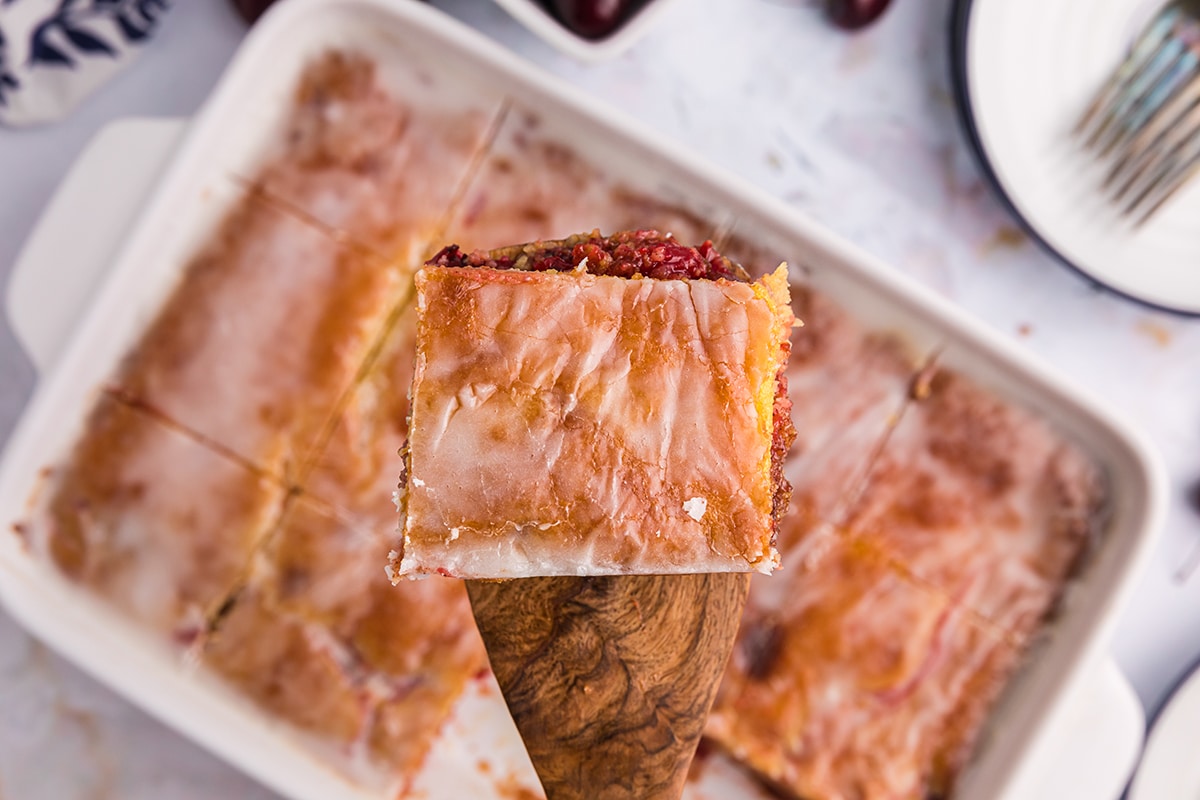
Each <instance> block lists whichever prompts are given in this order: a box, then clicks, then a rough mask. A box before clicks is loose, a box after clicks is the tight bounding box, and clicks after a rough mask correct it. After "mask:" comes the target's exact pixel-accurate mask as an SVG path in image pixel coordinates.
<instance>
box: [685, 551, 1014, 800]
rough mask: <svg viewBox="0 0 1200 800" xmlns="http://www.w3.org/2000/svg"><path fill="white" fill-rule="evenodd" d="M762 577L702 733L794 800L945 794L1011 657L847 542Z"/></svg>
mask: <svg viewBox="0 0 1200 800" xmlns="http://www.w3.org/2000/svg"><path fill="white" fill-rule="evenodd" d="M780 582H782V583H783V584H784V585H783V586H771V587H770V590H769V591H766V590H764V591H759V589H760V588H765V585H766V584H768V583H780ZM759 583H760V584H762V585H763V587H760V586H759V585H758V584H756V586H755V587H754V589H752V591H751V596H750V603H749V604H748V606H747V610H746V615H745V617H744V618H743V621H742V628H741V631H740V633H739V639H738V644H737V646H736V647H735V650H734V655H733V658H732V659H731V663H730V667H729V670H728V672H727V673H726V675H725V679H724V682H723V684H722V687H721V690H720V693H719V694H718V697H717V702H716V705H715V706H714V709H713V712H712V714H711V716H710V718H709V724H708V728H707V730H706V734H707V735H708V736H709V737H710V738H711V739H712V740H714V741H715V742H716V743H717V744H719V745H720V746H721V747H722V748H724V749H726V750H728V751H729V752H730V753H732V754H733V755H734V756H735V757H736V758H738V759H739V760H742V761H743V762H744V763H746V764H747V765H748V766H750V767H751V768H752V769H754V770H756V771H757V772H759V773H761V774H762V775H763V776H765V777H766V778H767V779H768V780H769V781H770V782H771V783H773V784H774V785H775V786H776V787H778V788H779V789H781V790H782V791H783V792H784V793H786V794H787V795H789V796H794V797H797V798H806V799H807V798H813V799H815V800H845V799H847V798H861V799H862V800H874V799H875V798H880V799H882V798H892V797H928V796H940V795H941V794H942V793H944V792H946V791H948V790H949V789H950V787H951V783H952V780H953V778H954V776H955V775H956V774H957V770H958V769H959V768H960V767H961V766H962V763H963V761H964V760H965V758H966V756H967V754H968V753H969V752H970V748H971V745H972V744H973V742H974V739H975V737H976V736H977V734H978V731H979V729H980V727H981V725H982V722H983V720H984V718H985V716H986V713H987V711H988V710H989V709H990V707H991V704H992V702H993V701H994V699H995V697H996V696H997V694H998V693H999V690H1000V688H1001V687H1003V685H1004V683H1005V681H1006V680H1007V677H1008V675H1009V673H1010V671H1011V670H1012V668H1013V666H1014V665H1015V662H1016V653H1015V651H1013V650H1012V649H1011V648H1010V647H1009V646H1008V645H1007V643H1005V642H1004V641H1003V640H1002V639H1001V638H1000V637H998V636H996V635H995V634H992V633H991V632H990V631H988V630H985V629H983V628H981V627H980V626H978V625H977V624H976V623H974V622H973V621H972V620H971V618H970V617H969V615H967V614H966V613H965V612H964V611H963V610H962V609H959V608H956V607H955V606H953V605H951V604H949V603H948V602H946V600H944V599H943V598H941V597H939V596H938V595H937V594H936V593H933V592H929V591H927V590H924V589H922V588H920V587H918V586H916V585H914V584H912V583H910V582H908V581H906V580H904V579H903V578H902V577H901V576H899V575H897V574H896V572H895V571H894V570H893V569H892V568H891V567H890V566H889V564H888V563H887V562H886V560H885V559H883V558H881V557H879V556H878V555H877V554H873V553H871V552H870V551H869V550H863V549H860V548H857V547H854V546H852V545H850V544H849V543H848V542H846V541H844V540H842V541H837V542H834V543H833V544H831V545H830V547H829V548H828V549H826V550H825V551H824V552H823V553H821V555H820V556H819V557H818V558H816V559H813V560H812V561H810V563H809V564H807V565H793V566H792V568H790V569H785V570H783V571H781V572H780V573H778V574H777V575H775V576H772V577H771V578H769V579H763V580H762V581H760V582H759ZM900 631H903V635H900V634H899V633H898V632H900Z"/></svg>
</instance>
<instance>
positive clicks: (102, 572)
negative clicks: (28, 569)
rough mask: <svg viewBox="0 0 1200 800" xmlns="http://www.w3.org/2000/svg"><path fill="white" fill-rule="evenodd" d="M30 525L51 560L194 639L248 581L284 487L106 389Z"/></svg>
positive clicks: (135, 611)
mask: <svg viewBox="0 0 1200 800" xmlns="http://www.w3.org/2000/svg"><path fill="white" fill-rule="evenodd" d="M47 480H48V486H47V488H46V490H45V497H46V501H45V505H44V506H42V507H41V508H40V509H39V510H38V511H37V512H36V514H35V516H34V518H33V519H32V520H31V521H30V523H29V525H28V527H29V528H30V529H31V531H33V532H34V535H35V536H36V538H37V539H38V541H37V543H36V546H37V547H38V548H45V549H46V551H47V552H48V555H49V556H50V558H51V559H53V561H54V562H55V563H56V564H57V565H58V566H59V568H60V569H62V571H63V572H64V573H66V574H67V575H69V576H70V577H72V578H73V579H75V580H78V581H79V582H81V583H83V584H85V585H87V586H90V587H91V588H93V589H95V590H96V591H98V592H100V593H101V594H103V595H105V596H106V597H107V598H108V599H109V600H111V601H113V602H115V603H116V604H117V605H119V606H120V607H121V608H122V609H123V610H125V611H126V612H127V613H129V614H131V615H132V616H134V617H136V618H138V619H141V620H143V621H145V622H147V623H149V624H151V625H152V626H154V627H156V628H159V629H162V630H165V631H169V632H170V633H172V634H173V635H174V636H176V637H179V638H181V639H182V640H184V641H186V640H188V639H190V638H191V637H192V636H194V635H196V634H197V633H199V631H200V630H201V628H202V626H203V621H204V619H205V618H206V617H207V616H208V614H209V613H210V612H211V611H212V610H213V609H215V608H216V606H217V605H219V604H220V603H221V601H222V600H223V598H224V597H225V596H226V595H227V594H228V592H229V591H230V590H231V589H232V588H233V586H234V585H235V584H236V582H237V579H238V577H239V575H240V574H241V573H242V570H243V566H244V564H245V563H246V561H247V560H248V559H249V556H250V553H252V552H253V551H254V549H255V548H256V547H257V546H258V544H259V542H260V541H262V540H263V539H264V538H265V537H266V535H267V533H268V532H269V531H270V530H271V527H272V526H273V525H274V523H275V519H276V517H277V514H278V511H279V508H280V507H281V505H282V501H283V496H284V489H283V487H281V486H279V485H278V484H275V483H273V482H272V481H269V480H266V479H264V478H262V477H261V476H260V475H257V474H255V473H254V472H251V471H250V470H248V469H246V468H245V467H244V466H242V465H241V464H239V463H237V462H235V461H233V460H231V459H229V458H227V457H225V456H223V455H221V454H219V453H215V452H213V451H212V450H210V449H209V448H207V447H205V446H203V445H202V444H199V443H197V442H196V441H194V440H193V439H191V438H189V437H188V436H186V435H184V434H183V433H181V432H179V431H178V430H176V429H174V428H172V427H170V426H168V425H166V424H164V423H163V422H161V421H160V420H158V419H157V418H155V417H153V416H151V415H149V414H147V413H145V412H143V411H140V410H138V409H135V408H131V407H129V406H128V405H126V404H124V403H122V402H120V401H118V400H116V399H114V398H113V397H111V396H108V395H102V396H101V398H100V400H99V402H98V404H97V406H96V408H95V409H94V410H93V412H92V414H91V416H90V417H89V419H88V423H87V427H86V429H85V431H84V434H83V437H82V438H81V439H80V440H79V442H78V443H77V444H76V445H75V449H74V451H73V452H72V454H71V456H70V458H69V459H68V460H67V461H66V462H65V463H64V464H63V465H62V466H60V467H56V468H55V469H53V470H51V471H50V473H49V475H48V477H47Z"/></svg>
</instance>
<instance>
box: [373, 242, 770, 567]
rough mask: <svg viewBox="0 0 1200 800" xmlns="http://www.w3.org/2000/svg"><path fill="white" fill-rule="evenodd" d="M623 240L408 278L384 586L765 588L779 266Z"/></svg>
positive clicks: (544, 247)
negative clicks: (448, 578) (412, 580)
mask: <svg viewBox="0 0 1200 800" xmlns="http://www.w3.org/2000/svg"><path fill="white" fill-rule="evenodd" d="M741 277H742V273H741V271H740V268H738V267H737V266H736V265H735V264H733V263H732V262H730V261H729V260H728V259H725V258H724V257H722V256H721V255H720V254H718V253H717V252H716V251H715V249H713V247H712V245H711V244H710V243H707V242H706V243H705V244H703V245H701V246H700V247H698V248H693V247H687V246H684V245H681V244H680V243H678V242H677V241H675V240H674V239H672V238H671V237H669V236H661V235H659V234H658V233H656V232H653V231H637V232H628V233H621V234H617V235H614V236H612V237H608V238H603V237H600V236H599V235H598V234H596V233H593V234H591V235H586V236H576V237H573V238H570V239H566V240H562V241H555V242H539V243H535V244H531V245H522V246H517V247H512V248H505V249H503V250H497V251H493V252H491V253H472V254H468V253H464V252H462V251H461V250H459V249H458V248H456V247H453V246H452V247H448V248H446V249H445V250H443V251H442V252H441V253H439V254H438V255H437V256H436V257H435V258H434V259H432V260H431V261H430V263H429V264H428V265H427V266H426V267H425V268H424V269H423V270H422V271H421V272H419V273H418V274H417V279H416V280H417V292H418V294H417V302H418V307H417V312H418V319H417V343H416V344H417V347H416V349H417V362H416V369H415V374H414V377H413V384H412V411H411V414H410V423H409V441H408V451H407V455H406V458H405V476H404V480H403V482H402V493H401V494H402V503H401V505H402V511H403V522H402V534H403V542H402V550H401V552H400V553H398V554H397V555H396V558H395V559H393V570H394V573H395V574H397V575H410V574H422V573H438V574H443V575H452V576H456V577H463V578H516V577H528V576H535V575H612V574H631V573H642V574H675V573H685V572H746V571H758V572H770V571H771V570H772V569H774V568H775V566H776V565H777V564H778V554H777V553H776V550H775V547H774V542H773V540H774V535H775V524H776V519H777V517H778V515H779V514H781V513H782V512H783V511H784V510H785V509H786V508H787V498H788V493H789V491H790V489H789V487H788V486H787V483H786V480H785V479H784V478H783V475H782V461H783V457H784V454H785V453H786V451H787V447H788V445H789V444H790V442H791V439H792V438H793V436H794V431H793V430H792V429H791V422H790V419H789V416H788V412H789V407H788V405H789V404H788V400H787V391H786V386H785V385H784V378H783V374H782V372H783V368H784V366H785V364H786V360H787V352H788V335H789V333H790V332H791V328H792V323H793V317H792V312H791V308H790V306H789V305H788V289H787V277H786V267H782V266H781V267H780V268H779V269H778V270H776V271H775V273H773V274H772V275H768V276H766V277H764V278H763V279H762V280H760V281H758V282H756V283H749V282H746V281H744V280H742V279H741Z"/></svg>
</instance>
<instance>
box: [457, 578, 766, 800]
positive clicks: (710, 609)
mask: <svg viewBox="0 0 1200 800" xmlns="http://www.w3.org/2000/svg"><path fill="white" fill-rule="evenodd" d="M749 586H750V576H749V575H744V574H705V575H671V576H653V575H651V576H640V575H639V576H619V577H593V578H575V577H556V578H524V579H520V580H513V581H494V582H493V581H467V591H468V594H469V595H470V597H471V604H472V607H473V610H474V613H475V620H476V623H477V624H478V626H479V630H480V633H481V634H482V635H483V639H484V643H485V644H486V645H487V649H488V655H489V658H490V659H491V662H492V669H493V671H494V672H495V673H496V679H497V680H498V682H499V684H500V688H501V689H502V690H503V692H504V697H505V699H506V701H507V703H508V707H509V711H510V712H511V713H512V716H513V719H514V720H515V721H516V723H517V728H518V730H519V731H520V733H521V737H522V738H523V739H524V740H525V746H526V749H527V750H528V751H529V755H530V758H531V759H532V761H533V764H534V767H535V768H536V769H537V772H538V776H539V777H540V778H541V781H542V786H543V788H544V789H545V791H546V795H547V797H548V798H549V800H575V798H579V800H584V799H585V798H586V800H624V799H625V798H638V800H648V799H649V798H664V799H665V798H670V799H671V800H675V798H678V797H679V796H680V794H681V793H682V791H683V785H684V782H685V781H686V779H687V769H688V765H689V764H690V763H691V760H692V757H693V755H694V754H695V751H696V745H697V743H698V742H699V739H700V734H701V731H702V729H703V727H704V719H705V717H706V716H707V714H708V711H709V708H710V707H711V706H712V702H713V698H714V696H715V695H716V690H717V684H718V682H719V679H720V676H721V674H722V673H723V671H724V669H725V665H726V662H727V661H728V659H729V653H730V651H731V648H732V645H733V640H734V636H735V635H736V633H737V627H738V623H739V621H740V619H741V615H742V607H743V606H744V605H745V602H746V594H747V592H748V591H749ZM681 631H686V632H688V634H687V635H685V636H683V637H681V636H680V635H679V632H681Z"/></svg>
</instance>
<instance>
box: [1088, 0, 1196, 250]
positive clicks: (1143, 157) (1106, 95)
mask: <svg viewBox="0 0 1200 800" xmlns="http://www.w3.org/2000/svg"><path fill="white" fill-rule="evenodd" d="M1075 134H1076V135H1077V136H1079V137H1080V138H1081V139H1082V140H1083V143H1084V148H1085V149H1086V150H1088V151H1090V152H1092V153H1094V154H1096V155H1097V156H1098V157H1099V158H1100V159H1102V160H1103V161H1104V162H1105V163H1106V164H1107V165H1108V167H1109V169H1108V172H1107V174H1106V175H1105V178H1104V182H1103V190H1104V191H1105V192H1107V193H1108V194H1109V196H1110V197H1111V199H1112V200H1113V202H1115V203H1116V204H1117V206H1118V208H1119V209H1120V211H1121V213H1122V214H1123V215H1125V216H1128V217H1132V218H1133V220H1134V225H1135V226H1140V225H1141V224H1142V223H1144V222H1145V221H1146V220H1148V219H1149V218H1150V217H1151V216H1153V215H1154V213H1155V212H1156V211H1158V210H1159V209H1160V208H1162V206H1163V205H1164V204H1165V203H1166V202H1167V200H1169V199H1171V197H1173V196H1174V195H1175V193H1176V192H1178V191H1179V189H1180V188H1181V187H1182V186H1183V185H1184V184H1185V183H1187V181H1188V180H1189V179H1190V178H1191V177H1192V176H1193V175H1195V174H1196V173H1197V172H1200V0H1174V1H1173V2H1171V3H1169V4H1168V5H1167V6H1165V7H1164V8H1163V9H1162V10H1161V11H1159V12H1158V14H1156V15H1155V17H1154V18H1153V19H1152V20H1151V21H1150V22H1149V24H1147V25H1146V27H1145V29H1144V30H1143V31H1142V32H1141V34H1140V35H1139V36H1138V38H1137V40H1136V41H1135V42H1134V44H1133V47H1132V48H1131V49H1130V51H1129V55H1128V56H1127V57H1126V58H1125V60H1124V62H1123V63H1122V64H1121V65H1120V67H1118V68H1117V70H1116V71H1115V72H1114V73H1113V74H1112V76H1111V77H1109V79H1108V80H1107V81H1106V82H1105V84H1104V85H1103V86H1102V87H1101V88H1100V91H1099V92H1097V93H1096V96H1095V97H1094V98H1093V100H1092V102H1091V103H1090V104H1089V105H1088V108H1087V110H1086V111H1085V112H1084V114H1083V116H1082V117H1081V118H1080V120H1079V122H1078V124H1077V125H1076V126H1075Z"/></svg>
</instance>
